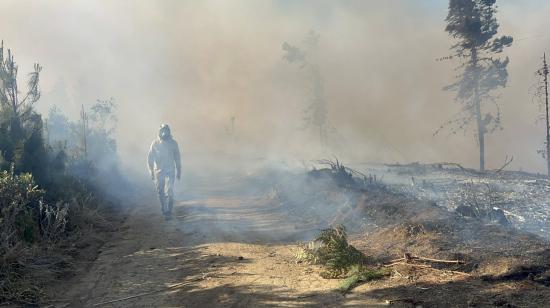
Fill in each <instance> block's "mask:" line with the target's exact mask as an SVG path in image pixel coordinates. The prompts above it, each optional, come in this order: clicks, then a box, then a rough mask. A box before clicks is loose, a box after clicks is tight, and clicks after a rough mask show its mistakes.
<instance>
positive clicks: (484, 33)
mask: <svg viewBox="0 0 550 308" xmlns="http://www.w3.org/2000/svg"><path fill="white" fill-rule="evenodd" d="M496 12H497V9H496V0H450V1H449V14H448V16H447V18H446V22H447V26H446V28H445V31H446V32H448V33H449V35H450V36H451V37H453V38H454V39H456V40H457V43H456V44H454V45H452V47H451V49H452V50H453V51H454V55H453V56H452V57H456V58H458V59H460V62H461V64H460V66H459V67H458V69H459V70H461V75H460V77H459V80H458V81H457V82H456V83H454V84H451V85H449V86H447V87H445V89H446V90H451V91H455V92H456V93H457V94H456V101H458V102H460V103H461V104H462V110H461V113H460V114H459V115H458V117H457V118H456V119H454V120H452V121H449V122H448V123H447V124H453V125H454V126H455V128H454V129H462V130H467V129H468V128H469V126H470V124H471V123H472V122H473V121H474V120H475V124H476V129H475V131H476V137H477V140H478V144H479V169H480V170H481V171H484V170H485V135H486V134H487V133H490V132H492V131H494V130H495V129H497V128H502V126H501V114H500V107H499V105H498V103H497V102H496V99H495V97H494V96H491V94H490V93H491V92H492V91H493V90H495V89H497V88H499V87H505V86H506V82H507V80H508V72H507V65H508V62H509V60H508V58H507V57H506V58H504V59H500V58H498V57H496V55H497V54H499V53H501V52H502V51H503V49H504V48H505V47H509V46H510V45H511V44H512V41H513V39H512V37H511V36H501V37H496V38H495V36H496V35H497V33H498V28H499V24H498V22H497V19H496V17H495V14H496ZM490 104H492V106H491V105H490ZM491 107H492V108H491Z"/></svg>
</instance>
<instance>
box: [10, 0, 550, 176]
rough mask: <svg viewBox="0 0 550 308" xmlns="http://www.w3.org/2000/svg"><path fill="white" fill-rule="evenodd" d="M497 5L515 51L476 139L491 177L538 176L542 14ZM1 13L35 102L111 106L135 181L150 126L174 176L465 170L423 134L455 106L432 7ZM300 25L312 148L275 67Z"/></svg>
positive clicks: (290, 88)
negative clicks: (226, 171)
mask: <svg viewBox="0 0 550 308" xmlns="http://www.w3.org/2000/svg"><path fill="white" fill-rule="evenodd" d="M499 5H500V8H499V14H498V16H497V17H498V19H499V22H500V24H501V33H502V34H508V35H512V36H514V38H515V42H514V44H513V45H512V47H510V48H508V49H507V51H506V55H508V56H509V57H510V66H509V74H510V82H509V86H508V87H507V88H506V89H504V90H502V91H500V98H499V101H500V102H501V105H502V112H503V126H504V130H503V131H498V132H496V133H494V134H492V135H490V136H488V140H487V161H488V165H489V166H488V167H489V168H497V167H499V166H500V165H501V164H502V162H503V160H504V157H505V156H506V155H513V156H514V157H515V159H514V162H513V164H512V165H511V168H515V169H518V168H523V169H524V170H531V171H542V170H544V160H543V159H542V158H541V157H539V156H538V154H537V153H536V150H537V149H539V148H541V147H542V143H543V141H544V130H543V127H542V126H541V125H540V124H535V118H536V114H537V112H538V108H537V106H536V105H534V104H532V103H531V96H530V95H531V94H530V93H529V88H530V87H531V85H532V84H533V83H534V82H535V81H536V78H535V76H534V71H535V70H536V69H537V67H538V66H539V62H540V61H539V60H540V57H541V56H542V53H543V52H544V51H545V50H546V51H549V50H548V46H549V45H550V36H545V35H544V34H545V32H544V29H548V28H549V26H550V21H549V20H548V19H547V18H546V16H548V13H550V4H548V3H545V2H544V1H534V0H533V1H523V2H522V3H521V5H520V4H519V3H516V2H514V1H509V0H508V1H499ZM0 12H2V13H0V26H1V29H2V34H1V35H2V38H3V39H4V40H5V41H6V43H7V44H8V45H9V46H10V47H11V48H12V49H13V50H14V52H15V54H16V57H17V59H18V60H19V64H20V71H21V72H26V71H29V68H31V67H32V66H31V65H32V63H33V62H34V61H40V62H41V64H42V65H43V66H44V70H43V76H42V78H41V80H42V81H43V83H42V87H43V91H44V93H43V99H42V100H41V101H39V102H38V103H37V106H36V107H37V108H38V109H39V110H41V111H42V112H43V113H44V114H45V113H46V112H45V111H47V110H48V109H49V108H50V107H51V106H52V105H54V104H55V105H57V106H59V107H60V108H61V109H63V110H64V111H66V112H68V113H69V114H70V115H72V116H73V117H76V116H77V115H78V111H79V109H80V105H81V104H84V105H86V106H90V105H92V104H93V103H94V102H95V100H96V99H106V98H109V97H113V98H115V100H116V102H117V104H118V118H119V123H118V131H117V141H118V149H119V151H120V154H121V157H122V161H123V163H124V164H125V165H127V166H131V167H133V168H135V169H136V170H140V171H141V170H143V172H144V171H145V167H144V165H145V155H146V152H147V149H148V146H149V144H150V142H151V141H152V140H153V138H155V136H156V133H157V129H158V127H159V125H160V124H161V123H169V124H170V125H171V126H172V131H173V133H174V135H175V137H176V139H177V140H178V142H179V143H180V147H181V148H182V153H183V160H184V169H185V168H186V167H187V168H190V167H193V166H195V167H196V166H197V165H201V168H202V167H204V166H205V165H206V166H208V165H210V164H211V163H212V162H213V161H216V162H219V164H220V165H221V164H225V163H231V164H235V163H236V162H239V161H245V162H250V161H252V162H256V161H257V160H259V159H272V160H278V161H280V160H283V159H285V160H289V159H295V160H300V159H311V158H319V157H320V156H329V155H338V156H339V157H342V158H344V159H346V160H350V161H356V162H359V161H361V162H362V161H378V162H395V161H401V162H411V161H422V162H432V161H455V162H459V163H462V164H465V165H468V166H476V165H477V155H478V154H477V145H476V143H475V138H474V137H473V135H472V134H471V133H468V134H466V135H462V134H459V135H456V136H454V135H453V136H449V137H447V136H446V135H445V134H442V135H440V136H437V137H433V136H432V135H433V133H434V131H435V130H436V129H437V128H438V127H439V126H440V125H441V124H442V123H444V122H445V121H447V120H448V119H450V118H452V117H453V115H454V114H455V112H457V111H458V110H459V106H458V105H457V104H455V103H453V97H454V94H453V93H449V92H444V91H442V88H443V87H444V86H445V85H448V84H450V83H452V81H453V80H454V77H455V75H456V74H457V71H455V70H454V67H455V66H456V65H457V63H454V62H445V61H444V62H438V61H435V59H437V58H441V57H444V56H447V55H449V54H450V51H449V47H450V46H451V44H452V43H453V41H452V40H451V39H450V38H449V37H448V36H447V34H446V33H445V32H444V31H443V29H444V26H445V23H444V19H445V17H446V14H447V10H446V2H445V1H427V0H426V1H414V2H412V1H405V0H402V1H397V0H395V1H393V0H392V1H381V2H376V3H374V2H372V1H341V2H334V1H285V0H281V1H221V0H220V1H175V0H174V1H168V0H167V1H141V2H136V1H130V0H126V1H116V2H114V1H85V0H79V1H71V2H66V1H61V0H52V1H48V2H44V1H21V0H17V1H16V0H6V1H2V2H1V3H0ZM310 30H315V31H316V32H317V33H318V34H319V35H320V38H319V46H318V53H317V54H316V55H315V59H314V61H315V62H316V64H317V65H318V67H319V69H320V73H321V74H322V77H323V80H324V86H325V93H326V99H327V104H328V107H327V108H328V116H329V118H330V122H331V124H332V125H333V126H334V127H335V128H336V130H337V135H336V138H337V139H338V141H337V142H335V143H333V146H332V147H329V148H325V149H320V148H319V145H318V137H317V135H316V134H315V132H312V131H308V130H303V129H301V128H302V126H303V122H302V116H303V115H302V110H303V109H304V107H305V106H306V105H307V104H308V99H309V98H310V92H309V89H308V82H307V80H305V77H304V76H303V74H300V72H299V71H297V69H296V67H295V66H293V65H289V64H288V63H286V62H285V61H284V60H283V59H282V56H283V50H282V48H281V46H282V44H283V42H289V43H297V44H299V43H300V42H301V41H302V40H303V39H304V38H305V37H306V35H307V33H308V32H309V31H310ZM233 117H234V121H232V120H231V119H232V118H233ZM222 153H223V155H220V154H222ZM222 156H223V157H225V158H224V159H223V160H222V159H221V158H220V157H222ZM199 163H203V164H199Z"/></svg>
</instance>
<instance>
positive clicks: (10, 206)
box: [0, 168, 44, 258]
mask: <svg viewBox="0 0 550 308" xmlns="http://www.w3.org/2000/svg"><path fill="white" fill-rule="evenodd" d="M43 195H44V191H43V190H41V189H38V187H37V186H36V184H35V182H34V179H33V177H32V175H30V174H28V173H25V174H20V175H16V174H15V173H14V169H13V168H12V169H11V170H10V171H2V172H0V226H1V227H0V240H1V244H0V256H1V257H3V258H5V257H6V255H7V254H8V253H9V252H10V251H11V249H12V248H13V247H16V246H17V245H18V244H19V242H20V241H21V240H24V241H26V242H32V241H34V240H36V239H37V236H38V232H37V231H38V230H37V226H38V225H39V224H38V221H39V215H40V212H39V211H40V206H41V204H42V197H43Z"/></svg>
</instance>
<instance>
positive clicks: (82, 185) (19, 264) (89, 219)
mask: <svg viewBox="0 0 550 308" xmlns="http://www.w3.org/2000/svg"><path fill="white" fill-rule="evenodd" d="M0 61H1V63H0V303H20V304H38V303H40V302H41V301H42V300H43V288H44V286H46V285H47V284H48V283H49V282H51V281H53V280H55V279H59V278H62V277H66V276H67V275H71V274H72V273H73V272H74V265H73V264H72V261H74V259H75V258H77V257H78V252H77V251H75V249H74V245H75V243H77V242H78V241H79V240H81V239H82V238H83V237H85V236H87V234H90V233H93V232H95V230H97V229H101V228H107V227H108V226H109V225H110V224H112V223H111V222H108V221H107V219H106V218H105V217H106V214H105V213H107V212H112V211H113V210H114V208H113V206H112V203H113V201H114V200H115V199H114V198H115V197H116V196H115V194H114V193H113V192H114V190H113V189H111V190H106V189H104V188H105V187H107V185H106V183H105V181H104V180H103V179H106V178H107V179H112V180H113V181H115V180H116V182H117V184H118V185H124V184H121V176H120V174H119V171H118V169H117V164H116V162H117V155H116V143H115V141H114V139H113V137H112V134H113V132H114V129H115V125H116V117H115V115H114V108H115V104H114V101H113V100H112V99H109V100H105V101H98V102H97V103H96V104H95V105H94V106H92V107H91V108H90V109H89V111H86V110H84V108H83V111H82V116H81V119H79V120H77V121H71V120H69V119H68V118H67V117H66V116H65V115H64V114H63V113H62V111H61V110H60V109H58V108H53V109H52V110H51V112H50V113H49V115H48V118H46V119H45V118H44V117H43V116H42V115H41V114H39V113H38V112H36V110H35V109H34V105H35V104H36V103H38V102H39V99H40V96H41V91H40V73H41V71H42V67H41V66H40V65H39V64H34V67H33V71H32V72H31V73H29V74H28V76H27V82H26V87H24V86H21V82H20V76H18V75H19V74H18V72H19V67H18V65H17V63H16V61H15V57H14V54H13V53H12V51H11V50H9V49H6V48H5V47H4V44H3V42H2V45H1V46H0ZM23 89H24V90H23ZM100 179H102V180H101V181H100ZM111 184H112V183H109V186H111V187H113V185H111ZM71 249H72V250H71Z"/></svg>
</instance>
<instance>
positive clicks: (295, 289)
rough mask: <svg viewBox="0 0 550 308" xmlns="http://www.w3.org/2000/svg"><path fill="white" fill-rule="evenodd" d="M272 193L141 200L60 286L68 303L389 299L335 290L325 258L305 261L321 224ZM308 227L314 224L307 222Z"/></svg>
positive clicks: (205, 304)
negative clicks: (288, 210)
mask: <svg viewBox="0 0 550 308" xmlns="http://www.w3.org/2000/svg"><path fill="white" fill-rule="evenodd" d="M306 225H307V224H304V223H303V222H302V221H300V220H298V219H297V218H294V217H289V216H286V215H285V214H284V211H281V210H280V209H278V208H277V206H275V205H274V204H273V202H271V199H270V197H269V196H268V195H267V196H254V195H248V196H245V197H242V196H241V197H235V196H231V195H223V194H216V195H215V196H214V197H210V198H200V197H197V198H191V200H187V201H180V202H178V203H177V204H176V205H175V208H174V217H173V219H172V220H171V221H164V219H163V218H162V216H161V215H160V211H159V209H158V206H157V204H156V202H154V201H147V202H145V201H144V202H142V204H138V205H136V207H135V208H133V209H132V211H131V213H130V214H129V217H128V219H127V220H126V222H125V224H124V226H123V227H122V228H121V230H122V231H121V232H117V233H114V236H113V238H111V239H110V240H109V241H108V242H107V243H106V244H105V245H104V247H103V248H102V251H101V253H100V254H99V256H98V258H97V259H96V261H95V262H94V263H93V265H92V266H91V268H90V269H89V271H88V272H87V273H85V274H82V275H79V276H77V277H75V279H73V281H72V282H71V285H67V286H66V287H65V288H64V290H63V291H62V292H61V293H60V294H57V295H56V297H57V298H58V299H59V302H58V304H56V306H59V307H260V306H262V307H265V306H289V307H295V306H310V305H312V306H319V305H324V306H340V305H342V304H344V303H347V304H349V305H362V304H366V303H368V304H383V303H382V302H380V301H375V300H366V299H362V300H360V302H358V301H359V299H358V298H356V296H354V295H353V294H352V295H348V296H347V297H345V298H344V297H343V296H342V295H340V294H339V293H337V292H334V291H331V290H334V289H335V288H336V287H337V284H338V282H337V281H333V280H325V279H322V278H321V277H319V275H317V274H316V272H318V271H319V268H317V267H316V266H309V265H304V264H297V263H296V258H295V254H296V252H297V251H298V247H297V246H296V245H295V242H296V240H297V239H300V238H303V237H304V234H307V232H316V231H317V230H318V228H312V227H309V228H306ZM304 228H305V229H304Z"/></svg>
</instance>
